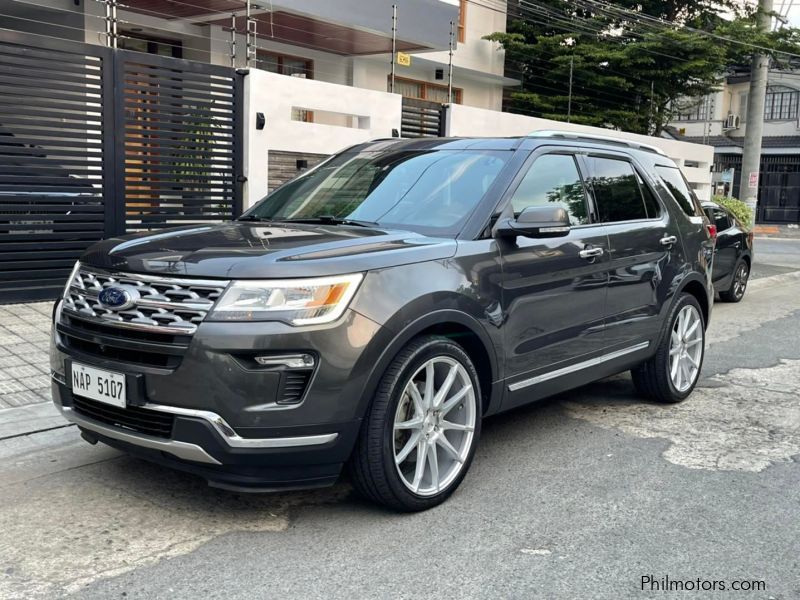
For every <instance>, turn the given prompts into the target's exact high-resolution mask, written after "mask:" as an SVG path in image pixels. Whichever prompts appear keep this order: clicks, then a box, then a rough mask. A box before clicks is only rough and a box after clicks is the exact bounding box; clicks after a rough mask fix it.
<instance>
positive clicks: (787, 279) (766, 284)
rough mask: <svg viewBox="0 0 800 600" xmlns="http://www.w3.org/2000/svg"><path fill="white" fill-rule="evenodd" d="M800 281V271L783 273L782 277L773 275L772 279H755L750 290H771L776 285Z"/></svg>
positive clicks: (750, 285) (749, 287)
mask: <svg viewBox="0 0 800 600" xmlns="http://www.w3.org/2000/svg"><path fill="white" fill-rule="evenodd" d="M797 281H800V271H792V272H791V273H783V274H781V275H772V276H771V277H762V278H761V279H754V280H752V281H751V282H750V283H749V284H748V289H749V290H750V291H752V290H763V289H765V288H771V287H774V286H776V285H787V284H790V283H795V282H797Z"/></svg>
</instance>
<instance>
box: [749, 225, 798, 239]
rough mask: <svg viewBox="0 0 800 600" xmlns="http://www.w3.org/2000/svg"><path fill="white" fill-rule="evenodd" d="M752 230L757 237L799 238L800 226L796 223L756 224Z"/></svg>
mask: <svg viewBox="0 0 800 600" xmlns="http://www.w3.org/2000/svg"><path fill="white" fill-rule="evenodd" d="M753 231H754V232H755V234H756V236H757V237H765V238H785V239H798V240H800V227H798V226H797V225H795V226H794V227H793V226H791V225H756V226H755V227H754V228H753Z"/></svg>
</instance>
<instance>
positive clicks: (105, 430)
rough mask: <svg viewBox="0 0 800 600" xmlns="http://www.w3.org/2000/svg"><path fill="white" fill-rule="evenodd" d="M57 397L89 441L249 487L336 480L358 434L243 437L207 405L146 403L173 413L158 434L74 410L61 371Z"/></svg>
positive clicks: (218, 483)
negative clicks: (166, 432) (166, 429)
mask: <svg viewBox="0 0 800 600" xmlns="http://www.w3.org/2000/svg"><path fill="white" fill-rule="evenodd" d="M52 391H53V401H54V403H55V405H56V406H57V407H58V409H59V410H60V411H61V413H62V414H63V415H64V417H65V418H66V419H67V420H69V421H71V422H73V423H75V424H76V425H77V426H78V427H79V428H80V430H81V431H82V433H83V437H84V438H85V439H87V441H90V442H97V441H100V442H103V443H105V444H107V445H109V446H112V447H115V448H118V449H120V450H124V451H126V452H129V453H131V454H133V455H136V456H139V457H141V458H144V459H147V460H150V461H152V462H156V463H159V464H162V465H165V466H168V467H172V468H176V469H179V470H182V471H186V472H190V473H193V474H196V475H199V476H201V477H204V478H205V479H207V480H208V482H209V484H210V485H213V486H215V487H223V488H227V489H235V490H246V491H273V490H287V489H302V488H311V487H322V486H326V485H332V484H333V483H334V482H335V481H336V479H337V478H338V476H339V474H340V472H341V469H342V466H343V464H344V462H345V461H346V460H347V458H348V457H349V454H350V451H351V449H352V447H353V444H354V443H355V438H356V436H357V435H358V430H359V427H360V421H359V420H354V421H352V422H349V423H344V424H339V425H337V426H330V427H329V428H328V431H327V432H325V433H311V434H308V435H294V436H285V435H284V436H274V437H264V438H243V437H241V436H239V435H238V434H237V433H236V431H234V430H233V428H231V427H230V425H228V423H227V422H226V421H225V420H224V419H223V418H222V417H220V416H219V415H217V414H216V413H213V412H209V411H202V410H190V409H182V408H178V407H170V406H163V405H157V404H146V405H144V406H143V407H141V408H143V409H146V410H150V411H154V412H163V413H168V414H170V415H174V424H173V426H172V433H171V435H170V437H168V438H164V437H156V436H152V435H146V434H143V433H141V432H138V431H134V430H131V429H127V428H124V427H121V426H117V425H113V424H110V423H109V422H108V421H106V422H103V421H101V420H98V419H96V418H92V417H90V416H88V415H87V414H86V413H85V412H81V411H79V410H76V408H75V404H74V399H73V396H72V392H71V390H70V389H69V388H68V387H67V386H66V384H65V382H64V381H63V380H61V379H60V378H59V377H58V376H55V375H54V377H53V382H52Z"/></svg>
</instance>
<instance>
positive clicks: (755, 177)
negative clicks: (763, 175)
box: [749, 172, 758, 190]
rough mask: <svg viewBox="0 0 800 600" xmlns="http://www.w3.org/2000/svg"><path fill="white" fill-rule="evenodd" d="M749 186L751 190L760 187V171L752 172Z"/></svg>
mask: <svg viewBox="0 0 800 600" xmlns="http://www.w3.org/2000/svg"><path fill="white" fill-rule="evenodd" d="M749 187H750V189H751V190H755V189H758V172H755V173H750V183H749Z"/></svg>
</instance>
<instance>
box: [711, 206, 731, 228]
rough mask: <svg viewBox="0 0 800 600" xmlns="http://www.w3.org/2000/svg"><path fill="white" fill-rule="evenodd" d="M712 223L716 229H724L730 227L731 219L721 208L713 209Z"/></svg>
mask: <svg viewBox="0 0 800 600" xmlns="http://www.w3.org/2000/svg"><path fill="white" fill-rule="evenodd" d="M713 221H714V225H716V226H717V231H718V232H721V231H725V230H726V229H730V227H731V220H730V219H729V218H728V213H726V212H725V211H724V210H722V209H721V208H715V209H714V219H713Z"/></svg>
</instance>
